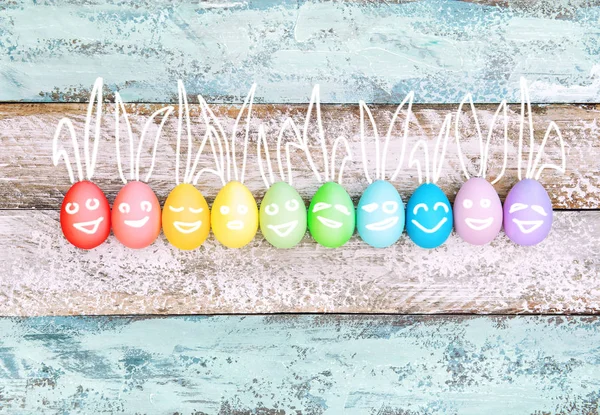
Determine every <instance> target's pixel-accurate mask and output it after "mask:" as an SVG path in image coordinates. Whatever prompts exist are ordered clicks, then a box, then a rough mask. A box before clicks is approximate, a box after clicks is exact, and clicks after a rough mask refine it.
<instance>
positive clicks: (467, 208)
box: [454, 177, 502, 245]
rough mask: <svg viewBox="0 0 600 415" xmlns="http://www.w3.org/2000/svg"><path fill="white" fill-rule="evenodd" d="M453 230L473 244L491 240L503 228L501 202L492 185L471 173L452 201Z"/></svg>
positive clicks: (485, 242) (481, 243) (482, 243)
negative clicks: (471, 175)
mask: <svg viewBox="0 0 600 415" xmlns="http://www.w3.org/2000/svg"><path fill="white" fill-rule="evenodd" d="M454 227H455V228H456V233H458V235H459V236H460V237H461V238H462V239H463V240H465V241H466V242H468V243H470V244H473V245H484V244H487V243H488V242H490V241H492V240H493V239H494V238H495V237H496V236H497V235H498V233H499V232H500V229H501V228H502V203H501V202H500V198H499V197H498V193H496V190H495V189H494V187H493V186H492V185H491V184H490V183H489V182H488V181H487V180H485V179H482V178H480V177H473V178H471V179H469V180H468V181H467V182H466V183H465V184H463V186H462V187H461V188H460V190H459V191H458V193H457V194H456V199H455V201H454Z"/></svg>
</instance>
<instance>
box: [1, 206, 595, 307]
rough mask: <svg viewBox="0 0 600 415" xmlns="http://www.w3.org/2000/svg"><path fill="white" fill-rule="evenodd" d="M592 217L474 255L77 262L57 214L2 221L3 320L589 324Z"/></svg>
mask: <svg viewBox="0 0 600 415" xmlns="http://www.w3.org/2000/svg"><path fill="white" fill-rule="evenodd" d="M598 252H600V212H597V211H591V212H558V213H556V215H555V223H554V227H553V230H552V232H551V234H550V236H549V237H548V238H547V239H546V240H545V241H544V242H543V243H542V244H540V245H538V246H536V247H530V248H524V247H520V246H517V245H515V244H513V243H512V242H510V241H509V240H508V239H507V238H506V237H505V236H504V235H503V234H502V235H501V236H500V237H499V238H497V239H496V240H495V241H493V242H492V243H491V245H489V246H484V247H475V246H471V245H468V244H466V243H465V242H463V241H462V240H461V239H460V238H459V237H458V236H457V235H452V236H451V237H450V239H449V240H448V241H447V242H446V244H445V245H443V246H442V247H441V248H438V249H436V250H432V251H427V250H423V249H421V248H418V247H416V246H415V245H414V244H413V243H412V242H411V241H410V240H409V239H408V237H406V235H404V236H403V237H402V238H401V240H400V242H398V243H397V244H395V245H394V246H392V247H391V248H387V249H375V248H371V247H369V246H367V245H366V244H365V243H364V242H362V241H361V240H360V239H359V238H358V237H357V236H355V237H353V238H352V239H351V240H350V241H349V242H348V243H347V244H346V245H345V246H344V247H343V248H337V249H326V248H322V247H319V246H318V245H317V244H316V242H314V241H313V240H312V239H311V238H310V237H309V236H306V238H305V239H304V241H302V242H301V243H300V245H299V246H297V247H295V248H293V249H289V250H282V249H276V248H273V247H272V246H270V245H269V244H268V243H267V242H266V241H265V240H264V239H263V237H262V236H261V235H260V233H259V234H258V235H257V237H256V238H255V240H254V241H253V242H251V243H250V245H248V246H247V247H244V248H242V249H237V250H236V249H227V248H224V247H223V246H221V245H220V244H219V243H218V242H217V241H216V240H215V239H214V237H213V236H212V235H211V236H210V237H209V239H208V240H207V241H206V242H205V243H204V244H203V245H202V246H201V247H200V248H199V249H198V250H196V251H192V252H182V251H179V250H177V249H175V248H173V247H172V246H171V245H169V244H168V242H167V241H166V239H165V238H164V237H163V236H162V235H161V237H160V238H159V239H158V240H157V241H156V242H155V243H154V244H153V245H152V246H151V247H149V248H146V249H144V250H139V251H136V250H131V249H127V248H125V247H123V246H122V245H121V244H120V243H119V242H118V241H117V240H116V239H115V238H114V237H113V236H111V237H109V240H108V241H107V242H106V243H105V244H103V245H101V246H100V247H98V248H96V249H94V250H92V251H81V250H78V249H77V248H74V247H73V246H72V245H70V244H69V243H68V242H67V241H66V240H65V239H64V237H63V236H62V233H61V230H60V225H59V223H58V212H56V211H30V210H13V211H2V212H1V214H0V263H1V264H2V267H1V269H0V315H11V316H15V315H16V316H19V315H71V314H220V313H278V312H332V313H335V312H349V313H597V312H599V311H600V280H599V279H598V276H599V275H600V256H599V255H598Z"/></svg>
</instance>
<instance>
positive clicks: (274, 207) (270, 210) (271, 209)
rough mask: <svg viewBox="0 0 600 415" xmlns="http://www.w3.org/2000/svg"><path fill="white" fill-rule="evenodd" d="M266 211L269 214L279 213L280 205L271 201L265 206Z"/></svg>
mask: <svg viewBox="0 0 600 415" xmlns="http://www.w3.org/2000/svg"><path fill="white" fill-rule="evenodd" d="M265 213H266V214H267V215H269V216H273V215H277V214H278V213H279V206H277V204H276V203H271V204H270V205H267V207H266V208H265Z"/></svg>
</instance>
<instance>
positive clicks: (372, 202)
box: [356, 180, 405, 248]
mask: <svg viewBox="0 0 600 415" xmlns="http://www.w3.org/2000/svg"><path fill="white" fill-rule="evenodd" d="M404 215H405V214H404V203H402V198H401V197H400V194H399V193H398V191H397V190H396V188H395V187H394V186H393V185H392V184H391V183H390V182H387V181H385V180H377V181H375V182H373V183H371V184H370V185H369V187H367V189H366V190H365V192H364V193H363V195H362V196H361V198H360V201H359V202H358V208H357V210H356V229H357V230H358V234H359V235H360V237H361V238H362V240H363V241H365V242H366V243H368V244H369V245H371V246H374V247H376V248H385V247H388V246H390V245H392V244H394V243H395V242H396V241H397V240H398V239H400V236H401V235H402V231H404Z"/></svg>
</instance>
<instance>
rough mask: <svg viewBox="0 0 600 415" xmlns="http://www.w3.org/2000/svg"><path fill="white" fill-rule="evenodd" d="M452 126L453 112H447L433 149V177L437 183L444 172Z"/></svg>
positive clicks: (433, 180)
mask: <svg viewBox="0 0 600 415" xmlns="http://www.w3.org/2000/svg"><path fill="white" fill-rule="evenodd" d="M451 127H452V114H447V115H446V118H445V119H444V122H443V124H442V127H441V128H440V133H439V135H438V138H437V140H436V142H435V147H434V150H433V160H432V163H431V178H432V182H433V183H434V184H435V183H437V181H438V180H439V178H440V175H441V173H442V166H443V165H444V159H445V157H446V148H447V147H448V139H449V137H450V129H451Z"/></svg>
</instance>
